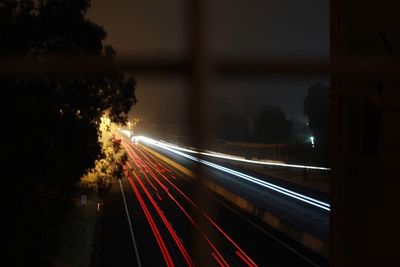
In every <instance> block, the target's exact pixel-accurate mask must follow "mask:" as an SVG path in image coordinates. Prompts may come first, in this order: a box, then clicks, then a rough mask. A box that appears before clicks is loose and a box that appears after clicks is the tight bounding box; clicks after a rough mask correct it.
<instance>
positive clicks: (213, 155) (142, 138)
mask: <svg viewBox="0 0 400 267" xmlns="http://www.w3.org/2000/svg"><path fill="white" fill-rule="evenodd" d="M132 140H136V142H137V141H141V140H149V141H152V142H154V141H155V140H153V139H151V138H148V137H145V136H134V137H132ZM155 142H159V141H155ZM159 143H161V144H163V145H164V146H167V147H169V148H172V149H175V150H179V151H183V152H188V153H193V154H198V155H204V156H209V157H214V158H220V159H227V160H233V161H239V162H245V163H253V164H261V165H269V166H278V167H287V168H297V169H310V170H321V171H329V170H330V168H326V167H318V166H309V165H300V164H287V163H281V162H272V161H261V160H251V159H244V158H241V157H237V156H231V155H225V154H219V153H215V152H213V153H210V152H202V151H197V150H192V149H187V148H183V147H179V146H177V145H173V144H169V143H166V142H159Z"/></svg>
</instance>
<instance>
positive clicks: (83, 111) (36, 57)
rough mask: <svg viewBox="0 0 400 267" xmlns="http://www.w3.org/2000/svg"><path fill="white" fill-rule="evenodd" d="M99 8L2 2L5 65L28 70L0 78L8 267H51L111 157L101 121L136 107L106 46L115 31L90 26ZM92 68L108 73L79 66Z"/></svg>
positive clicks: (72, 0) (84, 0)
mask: <svg viewBox="0 0 400 267" xmlns="http://www.w3.org/2000/svg"><path fill="white" fill-rule="evenodd" d="M89 5H90V1H88V0H43V1H36V0H18V1H17V0H4V1H1V2H0V25H1V27H0V40H1V42H0V60H1V62H3V64H4V62H9V63H10V64H11V65H13V64H14V65H15V66H18V67H21V68H24V67H26V68H25V69H23V71H22V69H21V71H15V72H7V73H0V92H1V93H0V94H1V95H0V98H1V100H0V101H1V102H0V103H1V104H0V106H1V112H0V113H1V123H2V125H3V126H5V127H2V136H3V138H2V141H3V143H2V153H1V162H2V175H1V181H2V186H1V188H2V189H1V192H0V193H1V196H2V198H4V199H3V200H4V201H2V203H7V205H5V207H4V209H2V218H3V221H6V222H7V227H2V229H1V233H0V235H1V237H2V242H1V244H0V246H1V247H0V249H1V251H2V255H3V256H2V257H0V265H1V266H25V265H29V266H46V265H51V255H52V253H53V252H54V251H55V249H56V248H57V246H56V243H55V241H56V240H55V238H54V234H53V232H54V227H55V225H56V224H57V222H58V221H59V219H60V218H61V217H62V214H63V213H64V211H65V208H66V207H67V204H68V203H69V202H68V199H70V198H71V194H72V193H73V188H74V185H75V183H76V182H77V181H78V180H79V178H80V177H81V176H82V175H83V174H84V173H85V172H86V171H87V170H88V169H89V168H92V167H93V166H94V162H95V160H96V159H99V158H100V157H101V156H102V151H101V146H100V144H99V142H98V135H99V121H100V118H101V116H102V115H104V114H105V113H107V114H108V115H109V117H110V119H111V120H112V121H113V122H119V123H124V122H125V121H126V118H127V113H128V112H129V110H130V108H131V106H132V105H133V104H134V103H135V101H136V99H135V95H134V86H135V83H134V80H133V79H127V78H126V77H125V76H124V75H123V74H122V73H121V72H119V71H118V69H117V68H116V65H115V62H114V61H115V60H114V59H115V52H114V51H113V49H112V48H111V47H108V46H105V45H103V41H104V39H105V37H106V32H105V31H104V30H103V29H102V28H101V27H99V26H98V25H96V24H94V23H93V22H91V21H89V20H87V19H86V18H85V12H86V10H87V9H88V7H89ZM86 59H88V60H89V61H90V62H92V63H94V64H92V65H91V66H92V67H96V66H103V67H104V69H105V70H106V71H90V70H89V71H82V72H81V71H73V70H74V68H77V69H79V67H81V66H80V65H78V64H75V65H74V63H71V62H74V60H81V61H85V60H86ZM51 64H53V65H51ZM71 64H72V65H71ZM32 66H34V68H32ZM51 66H54V67H55V69H63V68H65V70H67V71H64V72H60V71H54V70H53V69H52V68H51ZM7 67H8V65H7ZM14 70H17V69H16V68H15V69H14ZM21 252H23V254H24V255H23V257H21Z"/></svg>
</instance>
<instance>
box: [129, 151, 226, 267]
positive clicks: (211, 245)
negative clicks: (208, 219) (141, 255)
mask: <svg viewBox="0 0 400 267" xmlns="http://www.w3.org/2000/svg"><path fill="white" fill-rule="evenodd" d="M125 148H126V149H129V150H130V152H131V153H134V155H133V154H130V156H131V157H132V156H134V157H135V159H134V160H136V161H137V162H140V165H142V166H145V167H147V166H146V165H145V164H144V161H143V160H142V159H140V157H139V156H138V154H137V153H136V152H134V151H133V150H132V149H131V148H130V147H125ZM139 152H140V153H142V155H143V156H144V157H145V158H146V159H147V160H148V161H149V162H150V164H151V165H153V168H154V170H155V171H156V172H158V173H159V174H161V172H160V170H159V169H157V168H156V167H155V166H154V164H153V163H152V162H151V160H150V159H149V158H148V157H146V155H144V154H143V152H142V151H140V150H139ZM128 163H129V162H128ZM129 166H130V167H132V166H131V165H130V164H129ZM161 166H162V165H161ZM162 167H163V168H164V166H162ZM139 168H140V169H141V167H139ZM147 170H148V171H149V174H150V175H151V176H152V177H153V179H154V180H155V181H156V182H157V183H158V184H159V185H160V186H161V188H163V189H164V190H165V192H166V193H167V195H168V196H169V197H170V199H172V200H173V202H174V203H175V204H176V205H177V206H178V207H179V209H180V210H181V211H182V212H183V214H184V215H185V216H186V217H187V218H188V219H189V221H190V222H191V223H192V224H193V225H194V226H195V228H196V229H197V230H198V231H199V232H200V234H201V235H202V236H203V238H204V239H205V240H206V241H207V243H208V244H209V245H210V247H211V248H212V250H214V252H215V253H216V255H217V257H218V260H219V262H222V263H223V265H222V266H225V267H229V266H230V265H229V264H228V263H227V262H226V260H225V259H224V257H223V256H222V255H221V253H220V252H219V251H218V249H217V248H216V247H215V245H214V244H213V243H212V242H211V240H210V239H209V238H208V237H207V235H206V234H205V233H204V232H203V231H202V230H201V229H200V227H199V225H198V224H197V223H196V222H195V221H194V220H193V218H192V217H191V216H190V215H189V213H188V212H187V211H186V210H185V208H183V206H182V205H180V204H179V202H178V201H177V200H176V199H175V198H174V197H173V196H172V195H171V194H170V192H169V191H168V188H167V187H166V186H165V185H164V184H162V183H161V182H160V180H159V179H158V178H157V176H156V175H155V174H154V173H153V172H152V171H151V170H150V169H149V168H147ZM142 173H143V174H144V175H146V174H145V173H144V172H143V170H142ZM137 179H138V178H137ZM214 257H215V256H214Z"/></svg>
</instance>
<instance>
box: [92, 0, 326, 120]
mask: <svg viewBox="0 0 400 267" xmlns="http://www.w3.org/2000/svg"><path fill="white" fill-rule="evenodd" d="M208 2H209V6H208V9H207V14H208V18H207V24H206V26H207V30H208V38H209V40H210V48H211V53H212V57H213V59H232V58H237V59H240V58H246V59H247V58H255V59H266V60H268V59H274V60H276V59H281V58H282V59H296V60H297V59H299V60H301V59H315V60H326V61H328V60H329V1H315V0H303V1H295V0H269V1H266V0H251V1H244V0H213V1H208ZM184 4H185V0H168V1H165V0H116V1H109V0H93V1H92V8H91V10H90V11H89V13H88V17H89V18H91V19H92V20H93V21H95V22H96V23H98V24H100V25H102V26H103V27H104V28H105V30H106V31H107V32H108V38H107V43H108V44H111V45H113V46H114V48H115V49H116V50H117V57H118V58H119V59H121V58H127V57H128V58H130V59H133V60H134V59H135V58H140V59H142V58H155V57H159V56H161V57H163V58H171V59H174V58H183V57H184V56H185V54H186V52H187V50H186V47H187V43H188V42H187V35H186V33H187V31H188V25H187V23H186V21H187V17H186V14H185V8H186V6H185V5H184ZM136 80H137V82H138V86H137V97H138V104H137V106H135V108H134V113H135V115H136V116H140V117H142V118H147V119H149V118H151V117H153V116H155V115H156V114H157V112H159V110H160V109H162V110H165V107H164V108H161V106H163V105H164V106H165V105H166V106H167V107H171V110H178V111H179V110H182V111H183V110H184V109H185V108H186V107H185V105H184V102H185V101H184V97H185V90H186V89H187V84H185V82H184V81H183V80H182V79H181V78H180V77H178V76H177V77H174V76H171V77H165V76H163V77H159V78H157V77H156V78H155V77H154V76H152V77H148V76H136ZM316 82H321V83H325V84H328V83H329V80H328V77H294V76H293V77H288V76H285V77H279V78H278V77H275V78H271V77H265V78H260V77H258V78H247V79H230V80H228V79H216V80H215V82H214V83H213V84H212V88H211V89H212V92H213V93H212V95H215V96H224V97H226V98H229V100H230V101H231V102H232V104H234V105H235V106H236V108H237V109H238V110H240V111H241V112H243V113H245V112H246V109H245V108H243V107H244V106H246V103H245V99H257V102H258V103H259V105H263V104H270V105H275V106H279V107H281V108H282V109H283V110H284V111H285V112H286V113H287V114H288V115H289V116H290V117H294V118H297V119H300V120H303V121H304V120H305V118H304V116H303V114H302V110H303V99H304V96H305V95H306V92H307V90H308V88H309V87H310V86H311V85H312V84H314V83H316ZM155 96H158V97H155ZM165 100H167V101H165ZM247 101H248V100H247ZM256 104H257V103H256ZM167 109H168V108H167ZM177 114H179V112H175V114H173V112H172V113H171V116H177Z"/></svg>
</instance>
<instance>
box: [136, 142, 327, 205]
mask: <svg viewBox="0 0 400 267" xmlns="http://www.w3.org/2000/svg"><path fill="white" fill-rule="evenodd" d="M139 140H140V141H142V142H144V143H146V142H147V143H150V144H153V145H155V146H157V147H160V148H163V149H165V150H168V151H170V152H173V153H175V154H177V155H180V156H182V157H185V158H188V159H191V160H193V161H196V162H200V163H202V164H204V165H207V166H210V167H212V168H214V169H218V170H221V171H223V172H226V173H229V174H232V175H234V176H236V177H239V178H242V179H244V180H247V181H249V182H252V183H255V184H258V185H260V186H263V187H265V188H269V189H271V190H274V191H276V192H278V193H281V194H284V195H286V196H289V197H291V198H294V199H297V200H300V201H302V202H305V203H307V204H310V205H313V206H315V207H318V208H321V209H323V210H326V211H330V204H328V203H325V202H322V201H320V200H317V199H314V198H312V197H309V196H306V195H303V194H300V193H297V192H294V191H292V190H289V189H287V188H284V187H281V186H278V185H275V184H272V183H269V182H266V181H263V180H260V179H258V178H256V177H253V176H250V175H247V174H244V173H241V172H238V171H235V170H232V169H229V168H226V167H223V166H221V165H218V164H215V163H212V162H209V161H206V160H203V159H199V158H196V157H194V156H191V155H188V154H186V153H183V152H181V151H178V150H175V149H173V148H170V147H169V146H167V145H165V144H163V143H161V142H159V141H155V140H153V139H150V138H147V137H144V136H141V137H140V139H139Z"/></svg>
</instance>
